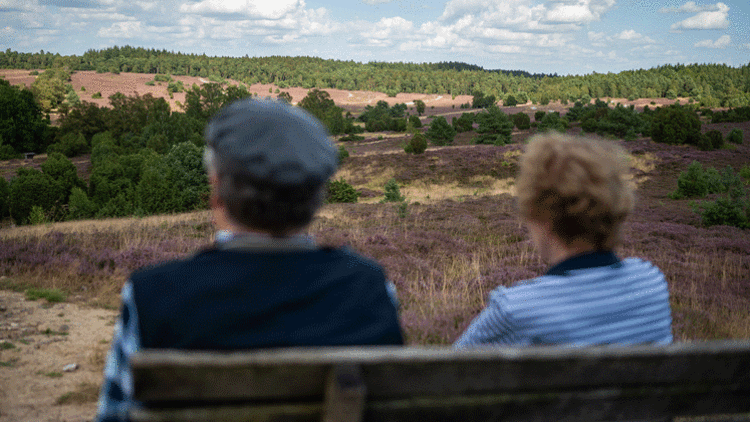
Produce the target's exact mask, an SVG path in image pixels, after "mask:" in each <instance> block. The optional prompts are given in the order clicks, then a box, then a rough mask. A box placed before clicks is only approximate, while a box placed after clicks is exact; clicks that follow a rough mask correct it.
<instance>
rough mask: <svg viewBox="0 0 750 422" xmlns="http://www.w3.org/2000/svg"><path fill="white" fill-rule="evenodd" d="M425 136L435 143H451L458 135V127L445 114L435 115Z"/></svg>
mask: <svg viewBox="0 0 750 422" xmlns="http://www.w3.org/2000/svg"><path fill="white" fill-rule="evenodd" d="M425 137H426V138H427V139H429V140H430V141H431V142H432V143H433V145H450V144H451V143H453V138H455V137H456V129H454V128H453V126H451V125H450V124H449V123H448V121H447V120H446V119H445V117H443V116H437V117H435V118H434V119H433V120H432V122H431V123H430V127H429V129H427V132H425Z"/></svg>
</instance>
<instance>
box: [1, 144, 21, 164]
mask: <svg viewBox="0 0 750 422" xmlns="http://www.w3.org/2000/svg"><path fill="white" fill-rule="evenodd" d="M0 141H2V140H0ZM16 158H23V154H21V153H20V152H16V151H15V150H14V149H13V147H12V146H10V145H0V160H13V159H16Z"/></svg>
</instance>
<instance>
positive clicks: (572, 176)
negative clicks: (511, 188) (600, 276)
mask: <svg viewBox="0 0 750 422" xmlns="http://www.w3.org/2000/svg"><path fill="white" fill-rule="evenodd" d="M628 173H629V167H628V160H627V154H626V153H625V151H624V150H623V149H622V148H620V147H619V146H617V145H615V144H614V143H612V142H609V141H597V140H593V139H587V138H583V137H571V136H566V135H561V134H546V135H540V136H537V137H535V138H534V139H532V140H531V141H530V142H529V145H528V148H527V150H526V152H525V153H524V154H523V156H522V157H521V162H520V172H519V175H518V179H517V181H516V190H517V192H518V207H519V212H520V215H521V218H523V219H524V220H526V221H532V222H534V223H541V224H543V225H545V226H547V227H548V228H549V230H550V232H551V233H552V234H554V235H555V236H557V237H558V238H559V239H560V240H561V241H562V242H563V243H564V244H565V245H566V246H567V247H575V248H578V249H590V250H612V249H613V248H614V247H615V246H617V245H618V244H619V242H620V231H621V227H622V223H623V222H624V221H625V218H626V217H627V216H628V215H629V214H630V212H631V211H632V210H633V203H634V198H633V189H632V187H631V185H630V183H629V181H628Z"/></svg>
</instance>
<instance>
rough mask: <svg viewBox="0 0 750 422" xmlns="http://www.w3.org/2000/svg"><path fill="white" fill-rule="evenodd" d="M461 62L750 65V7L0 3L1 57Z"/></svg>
mask: <svg viewBox="0 0 750 422" xmlns="http://www.w3.org/2000/svg"><path fill="white" fill-rule="evenodd" d="M114 45H120V46H122V45H131V46H140V47H147V48H157V49H167V50H171V51H180V52H185V53H206V54H207V55H210V56H235V57H239V56H245V55H248V56H251V57H252V56H270V55H289V56H300V55H303V56H315V57H322V58H326V59H341V60H354V61H358V62H368V61H389V62H414V63H422V62H439V61H460V62H466V63H471V64H476V65H479V66H482V67H484V68H486V69H514V70H525V71H528V72H532V73H534V72H544V73H558V74H561V75H567V74H588V73H592V72H598V73H606V72H620V71H622V70H628V69H640V68H651V67H654V66H659V65H662V64H675V63H726V64H728V65H730V66H734V67H737V66H741V65H745V64H748V63H750V4H749V2H748V0H732V1H722V2H715V1H701V0H695V1H684V0H679V1H676V0H660V1H652V0H554V1H541V0H449V1H435V0H348V1H347V0H336V1H323V0H164V1H156V2H155V1H142V0H0V49H2V50H5V49H7V48H10V49H12V50H15V51H21V52H38V51H40V50H44V51H51V52H54V53H60V54H65V55H68V54H76V55H81V54H83V53H84V52H85V51H86V50H88V49H91V48H93V49H102V48H107V47H111V46H114Z"/></svg>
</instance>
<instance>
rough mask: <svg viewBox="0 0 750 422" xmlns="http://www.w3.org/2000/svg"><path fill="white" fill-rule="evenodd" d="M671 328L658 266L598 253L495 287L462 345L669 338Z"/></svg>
mask: <svg viewBox="0 0 750 422" xmlns="http://www.w3.org/2000/svg"><path fill="white" fill-rule="evenodd" d="M671 326H672V317H671V311H670V305H669V292H668V290H667V283H666V280H665V279H664V275H663V274H662V273H661V271H660V270H659V269H658V268H656V267H655V266H654V265H652V264H651V263H649V262H646V261H643V260H641V259H638V258H628V259H625V260H622V261H620V260H619V259H617V257H616V256H615V255H614V254H613V253H611V252H593V253H589V254H585V255H580V256H577V257H573V258H571V259H568V260H566V261H564V262H562V263H560V264H558V265H556V266H555V267H553V268H551V269H550V270H549V271H548V272H547V273H546V274H545V275H543V276H541V277H537V278H534V279H531V280H526V281H522V282H521V283H519V284H517V285H515V286H513V287H498V288H496V289H495V290H493V291H492V292H491V293H490V295H489V303H488V305H487V307H486V308H485V309H484V310H482V312H481V313H480V314H479V316H477V317H476V319H474V321H472V323H471V324H470V325H469V327H468V328H467V329H466V331H465V332H464V333H463V334H462V335H461V337H460V338H459V339H458V340H457V341H456V343H455V346H457V347H463V346H474V345H481V344H495V345H518V346H529V345H544V344H561V345H569V346H588V345H596V344H637V343H654V344H666V343H671V342H672V329H671Z"/></svg>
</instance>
